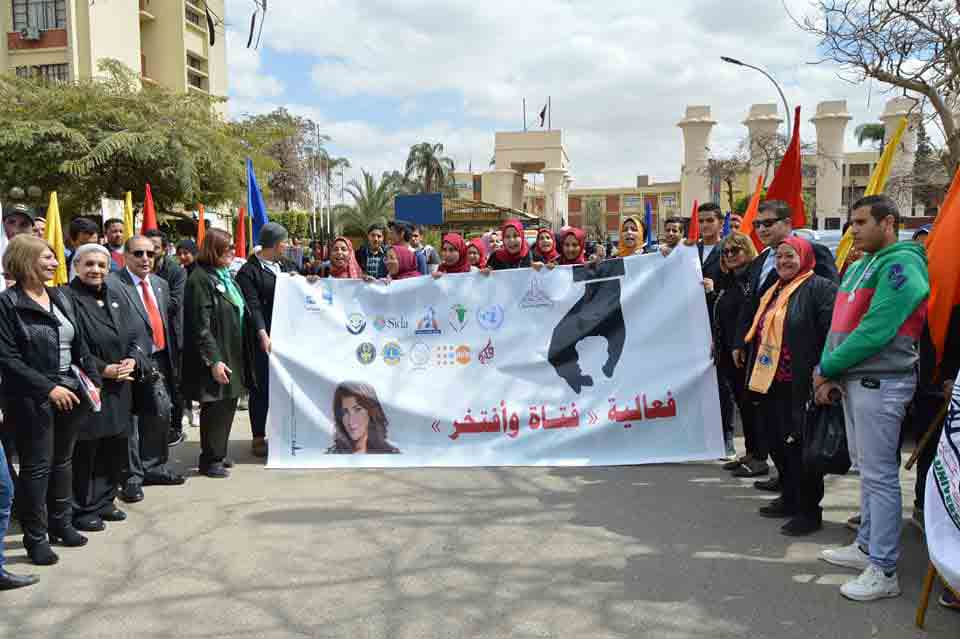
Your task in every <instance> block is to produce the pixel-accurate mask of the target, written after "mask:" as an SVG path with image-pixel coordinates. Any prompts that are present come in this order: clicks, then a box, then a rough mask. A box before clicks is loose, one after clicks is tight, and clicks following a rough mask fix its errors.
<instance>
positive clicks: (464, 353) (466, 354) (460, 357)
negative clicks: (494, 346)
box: [457, 344, 470, 366]
mask: <svg viewBox="0 0 960 639" xmlns="http://www.w3.org/2000/svg"><path fill="white" fill-rule="evenodd" d="M469 363H470V347H469V346H467V345H466V344H462V345H460V346H457V364H462V365H464V366H466V365H467V364H469Z"/></svg>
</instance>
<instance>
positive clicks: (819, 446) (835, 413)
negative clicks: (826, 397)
mask: <svg viewBox="0 0 960 639" xmlns="http://www.w3.org/2000/svg"><path fill="white" fill-rule="evenodd" d="M803 468H804V470H805V471H809V472H812V473H817V474H821V475H845V474H846V473H847V471H848V470H850V451H849V449H848V448H847V426H846V420H845V418H844V415H843V404H842V403H840V402H839V401H838V402H834V403H832V404H828V405H826V406H820V405H818V404H817V403H816V402H814V401H813V400H812V399H811V400H810V401H809V402H808V403H807V414H806V420H805V421H804V425H803Z"/></svg>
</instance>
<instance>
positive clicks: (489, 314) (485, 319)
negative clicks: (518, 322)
mask: <svg viewBox="0 0 960 639" xmlns="http://www.w3.org/2000/svg"><path fill="white" fill-rule="evenodd" d="M503 318H504V312H503V307H502V306H500V305H499V304H490V305H489V306H482V307H480V308H478V309H477V324H479V325H480V328H482V329H484V330H486V331H496V330H499V329H500V327H501V326H503Z"/></svg>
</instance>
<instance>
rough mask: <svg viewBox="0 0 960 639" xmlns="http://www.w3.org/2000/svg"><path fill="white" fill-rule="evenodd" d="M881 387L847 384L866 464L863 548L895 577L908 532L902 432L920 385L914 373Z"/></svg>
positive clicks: (851, 421)
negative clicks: (902, 487)
mask: <svg viewBox="0 0 960 639" xmlns="http://www.w3.org/2000/svg"><path fill="white" fill-rule="evenodd" d="M867 379H870V378H867ZM875 381H878V382H879V388H867V387H866V386H864V385H863V378H859V377H858V378H854V379H850V380H848V381H846V382H845V384H844V386H845V388H844V391H845V401H844V410H845V416H846V420H847V425H848V430H849V431H852V432H853V433H854V434H855V437H856V449H857V456H858V457H859V462H860V518H861V519H860V532H859V533H858V534H857V544H858V545H859V546H860V547H861V548H866V549H867V551H868V554H869V555H870V562H871V563H873V564H874V565H876V566H877V567H878V568H881V569H882V570H884V571H886V572H890V571H892V570H896V568H897V559H899V557H900V532H901V529H902V526H903V497H902V495H901V493H900V427H901V425H902V424H903V418H904V416H905V415H906V412H907V404H908V403H909V402H910V400H911V398H913V394H914V391H915V390H916V387H917V379H916V376H915V375H914V374H913V373H911V374H909V375H904V376H901V377H895V378H891V379H883V380H875ZM870 385H874V384H870Z"/></svg>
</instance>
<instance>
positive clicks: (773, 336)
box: [744, 271, 813, 395]
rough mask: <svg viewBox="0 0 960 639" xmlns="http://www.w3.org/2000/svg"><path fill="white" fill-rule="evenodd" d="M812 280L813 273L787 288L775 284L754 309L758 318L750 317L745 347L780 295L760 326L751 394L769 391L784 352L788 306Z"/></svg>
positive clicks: (799, 278)
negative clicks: (784, 325) (797, 293)
mask: <svg viewBox="0 0 960 639" xmlns="http://www.w3.org/2000/svg"><path fill="white" fill-rule="evenodd" d="M811 277H813V271H809V272H807V273H804V274H803V275H801V276H800V277H797V278H796V279H794V280H793V281H792V282H790V283H789V284H787V285H786V286H784V284H783V282H777V283H776V284H775V285H774V286H772V287H770V290H769V291H767V292H766V293H764V295H763V299H761V300H760V308H758V309H757V314H756V315H755V316H754V317H753V325H752V326H751V327H750V332H749V333H747V337H746V339H745V340H744V342H745V343H747V344H749V343H750V342H751V341H753V338H754V336H755V335H756V333H757V326H759V324H760V320H761V319H763V316H764V315H765V314H766V313H767V307H768V306H770V300H772V299H773V297H774V296H775V295H777V292H778V291H780V294H779V295H777V302H776V304H774V306H773V309H772V310H771V311H770V317H768V318H767V320H766V321H765V322H764V323H763V330H762V331H760V347H759V348H758V349H757V357H756V359H755V360H754V364H753V372H752V373H751V374H750V390H752V391H754V392H756V393H761V394H764V395H766V393H767V391H769V390H770V385H771V384H772V383H773V378H774V376H775V375H776V374H777V366H778V365H779V364H780V350H781V349H782V348H783V323H784V322H785V321H786V319H787V304H788V303H789V302H790V297H791V296H792V295H793V294H794V292H795V291H796V290H797V289H798V288H800V286H801V285H802V284H803V283H804V282H806V281H807V280H808V279H810V278H811Z"/></svg>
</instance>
